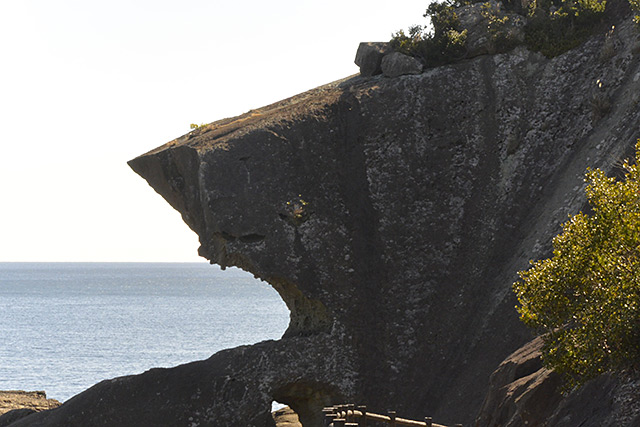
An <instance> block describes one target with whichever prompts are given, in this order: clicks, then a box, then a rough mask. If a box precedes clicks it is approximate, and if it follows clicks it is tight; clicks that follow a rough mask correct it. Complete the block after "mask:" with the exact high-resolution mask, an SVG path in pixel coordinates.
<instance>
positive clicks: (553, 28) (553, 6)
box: [525, 0, 606, 57]
mask: <svg viewBox="0 0 640 427" xmlns="http://www.w3.org/2000/svg"><path fill="white" fill-rule="evenodd" d="M605 5H606V1H600V0H578V1H573V0H542V1H537V2H536V1H534V2H531V5H530V7H529V11H528V20H529V21H528V23H527V26H526V27H525V45H526V46H527V47H528V48H529V49H531V50H534V51H539V52H541V53H542V54H544V55H545V56H547V57H554V56H557V55H559V54H561V53H564V52H566V51H568V50H570V49H573V48H574V47H576V46H578V45H580V44H581V43H582V42H584V41H585V40H586V39H587V37H589V36H590V35H592V34H593V33H594V31H595V30H597V29H598V28H599V26H598V25H597V24H598V23H599V22H600V21H601V20H602V18H603V17H604V8H605Z"/></svg>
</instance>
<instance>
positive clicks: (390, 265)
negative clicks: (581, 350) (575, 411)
mask: <svg viewBox="0 0 640 427" xmlns="http://www.w3.org/2000/svg"><path fill="white" fill-rule="evenodd" d="M616 37H617V38H616V43H615V49H614V52H613V55H612V56H609V57H606V58H604V59H603V56H602V54H601V53H602V49H603V46H604V45H605V36H604V35H602V36H597V37H594V38H593V39H591V40H590V41H588V42H587V43H586V44H584V45H583V46H581V47H579V48H577V49H575V50H573V51H570V52H568V53H566V54H565V55H562V56H560V57H558V58H555V59H553V60H549V59H546V58H544V57H542V56H541V55H539V54H535V53H531V52H528V51H527V50H525V49H523V48H517V49H516V50H514V51H512V52H510V53H507V54H500V55H494V56H487V55H485V56H480V57H477V58H474V59H472V60H467V61H463V62H460V63H457V64H454V65H450V66H444V67H439V68H436V69H431V70H428V71H427V72H425V73H423V74H420V75H411V76H402V77H397V78H385V77H382V76H374V77H353V78H349V79H345V80H342V81H339V82H335V83H333V84H329V85H326V86H323V87H320V88H317V89H314V90H311V91H309V92H306V93H304V94H301V95H298V96H296V97H293V98H290V99H287V100H284V101H281V102H278V103H276V104H273V105H270V106H267V107H264V108H260V109H257V110H252V111H250V112H248V113H246V114H244V115H242V116H239V117H235V118H231V119H225V120H221V121H218V122H215V123H212V124H210V125H208V126H205V127H202V128H199V129H197V130H195V131H193V132H191V133H189V134H187V135H185V136H183V137H181V138H178V139H176V140H174V141H171V142H169V143H167V144H166V145H164V146H162V147H159V148H157V149H155V150H153V151H151V152H149V153H147V154H145V155H142V156H140V157H138V158H136V159H134V160H132V161H131V162H130V165H131V167H132V168H133V169H134V170H135V171H136V172H138V173H139V174H140V175H142V176H143V177H144V178H145V179H146V180H147V181H148V182H149V184H150V185H151V186H152V187H153V188H154V189H155V190H156V191H157V192H158V193H160V194H161V195H162V196H163V197H164V198H165V199H166V200H167V201H168V202H169V203H170V204H171V205H172V206H173V207H174V208H176V209H177V210H178V211H180V212H181V213H182V217H183V219H184V221H185V222H186V223H187V224H188V225H189V227H191V228H192V229H193V230H194V231H195V232H196V233H198V235H199V236H200V242H201V247H200V250H199V252H200V254H201V255H202V256H204V257H206V258H208V259H210V260H211V261H212V262H214V263H217V264H220V265H222V266H238V267H240V268H242V269H244V270H247V271H249V272H251V273H253V274H254V275H256V276H257V277H259V278H261V279H263V280H265V281H268V282H269V283H271V284H272V285H273V287H274V288H275V289H276V290H277V291H278V292H279V293H280V295H281V296H282V298H283V300H284V301H285V302H286V304H287V305H288V307H289V309H290V310H291V324H290V326H289V329H288V330H287V332H286V334H285V336H284V337H283V339H281V340H279V341H270V342H264V343H260V344H257V345H254V346H248V347H240V348H237V349H231V350H226V351H223V352H220V353H217V354H216V355H214V356H212V357H211V359H209V360H206V361H202V362H195V363H192V364H187V365H182V366H179V367H176V368H173V369H156V370H152V371H149V372H147V373H145V374H142V375H138V376H132V377H125V378H121V379H115V380H110V381H105V382H102V383H100V384H98V385H96V386H95V387H93V388H92V389H89V390H88V391H86V392H84V393H81V394H80V395H78V396H76V397H75V398H73V399H72V400H70V401H68V402H67V403H65V404H64V405H63V406H62V407H60V408H59V409H56V410H53V411H49V412H47V413H44V414H36V415H33V416H30V417H27V418H25V419H24V421H23V422H25V423H28V422H29V420H31V421H33V422H38V423H39V424H38V425H61V424H60V423H61V420H73V422H72V423H70V424H68V425H99V424H96V423H97V420H109V421H112V422H113V423H116V424H118V425H143V424H144V423H146V425H151V424H154V423H160V424H158V425H188V424H185V423H186V422H187V421H190V422H192V423H195V424H194V425H203V426H204V425H217V426H223V425H224V426H265V425H272V423H273V421H272V418H271V414H270V409H271V401H272V400H277V401H278V402H282V403H285V404H288V405H289V406H291V407H292V408H293V409H294V410H296V412H297V413H298V414H299V416H300V420H301V421H302V423H303V424H304V425H305V426H307V427H308V426H317V425H320V419H319V418H318V411H317V410H318V409H319V408H320V407H321V406H322V405H324V404H328V403H333V402H335V403H338V402H341V401H344V400H350V401H354V402H357V403H358V404H365V405H367V406H368V407H369V408H371V410H372V411H385V410H387V409H395V410H397V411H398V413H401V414H402V415H403V416H405V417H407V418H417V419H420V418H422V417H424V416H425V415H429V416H432V417H433V418H434V421H436V422H438V423H443V424H453V423H470V422H472V421H473V420H474V419H475V417H476V414H477V412H478V410H479V409H480V406H481V404H482V402H483V399H484V396H485V393H486V391H487V389H488V387H489V377H490V374H491V373H492V372H493V371H494V370H495V368H496V367H497V366H498V365H499V363H500V362H501V361H502V360H503V359H504V358H505V357H506V356H507V355H509V354H510V353H511V352H513V351H514V350H516V349H517V348H518V347H519V346H521V345H522V344H524V343H525V342H527V341H529V340H530V338H531V337H530V335H529V332H528V331H526V330H525V329H524V327H523V326H521V325H520V323H519V321H518V319H517V314H516V312H515V310H514V305H515V301H514V298H513V296H512V292H511V283H512V282H513V281H514V280H515V278H516V276H515V273H516V271H517V270H519V269H523V268H526V267H527V265H528V260H530V259H535V258H539V257H541V256H545V255H547V254H548V251H549V247H550V240H551V237H552V236H553V235H554V234H556V233H557V232H558V231H559V229H560V224H561V223H562V222H563V221H565V220H566V218H567V215H568V214H570V213H576V212H577V211H578V210H579V209H580V208H581V207H582V206H583V203H584V197H583V191H582V190H583V185H584V183H583V175H584V172H585V170H586V168H587V167H588V166H591V167H601V168H604V169H606V170H614V169H615V165H616V164H617V162H618V161H619V160H620V159H622V158H624V157H625V156H628V155H629V154H631V153H632V151H633V144H634V142H635V140H636V138H637V137H638V136H640V135H639V133H640V129H639V128H638V126H637V124H638V123H640V107H639V106H638V102H639V100H640V69H639V68H638V57H637V56H634V54H633V53H632V49H633V46H636V45H637V43H638V42H637V39H636V33H633V32H632V31H631V24H630V22H627V23H625V24H623V25H619V26H618V27H617V29H616ZM598 82H599V83H598ZM600 83H601V84H600ZM600 100H606V101H607V102H608V105H609V107H608V108H605V107H606V105H607V103H604V102H600ZM212 102H213V101H212ZM158 233H162V230H158ZM132 420H133V421H132ZM136 422H137V424H136ZM74 423H75V424H74ZM127 423H129V424H127ZM141 423H142V424H141ZM162 423H164V424H162ZM16 425H30V424H16ZM112 425H114V424H112Z"/></svg>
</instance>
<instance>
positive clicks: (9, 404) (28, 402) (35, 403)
mask: <svg viewBox="0 0 640 427" xmlns="http://www.w3.org/2000/svg"><path fill="white" fill-rule="evenodd" d="M60 405H61V403H60V402H58V401H57V400H55V399H47V394H46V393H45V392H44V391H22V390H10V391H0V427H3V426H7V425H9V424H11V423H12V422H14V421H16V420H18V419H20V418H23V417H26V416H27V415H30V414H32V413H34V412H40V411H46V410H48V409H53V408H56V407H58V406H60Z"/></svg>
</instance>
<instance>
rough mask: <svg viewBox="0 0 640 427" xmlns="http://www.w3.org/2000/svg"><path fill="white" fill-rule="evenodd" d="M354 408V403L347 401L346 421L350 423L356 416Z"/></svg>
mask: <svg viewBox="0 0 640 427" xmlns="http://www.w3.org/2000/svg"><path fill="white" fill-rule="evenodd" d="M355 408H356V405H355V404H353V403H348V404H347V417H346V418H347V423H350V422H352V421H354V420H355V419H356V417H354V413H353V410H354V409H355Z"/></svg>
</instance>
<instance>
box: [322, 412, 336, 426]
mask: <svg viewBox="0 0 640 427" xmlns="http://www.w3.org/2000/svg"><path fill="white" fill-rule="evenodd" d="M336 418H338V416H337V415H336V414H325V416H324V425H325V427H329V426H330V425H331V423H332V422H333V420H335V419H336Z"/></svg>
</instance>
